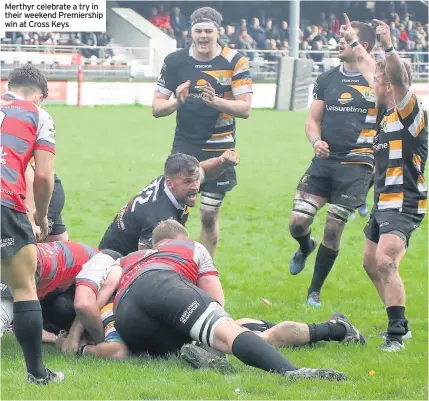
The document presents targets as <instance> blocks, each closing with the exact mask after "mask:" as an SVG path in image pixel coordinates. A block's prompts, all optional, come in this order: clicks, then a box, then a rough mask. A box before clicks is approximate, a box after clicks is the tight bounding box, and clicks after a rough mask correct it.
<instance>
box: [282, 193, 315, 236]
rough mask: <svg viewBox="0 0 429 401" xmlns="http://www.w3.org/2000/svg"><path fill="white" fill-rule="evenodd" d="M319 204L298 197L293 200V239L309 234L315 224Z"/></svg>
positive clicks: (291, 229) (290, 226)
mask: <svg viewBox="0 0 429 401" xmlns="http://www.w3.org/2000/svg"><path fill="white" fill-rule="evenodd" d="M318 209H319V204H318V203H317V202H316V201H315V200H313V199H308V198H303V197H300V196H296V197H295V198H294V200H293V209H292V214H291V217H290V221H289V230H290V233H291V235H292V236H293V237H300V236H303V235H305V234H306V233H307V230H308V227H310V225H311V224H312V223H313V220H314V216H315V215H316V213H317V211H318Z"/></svg>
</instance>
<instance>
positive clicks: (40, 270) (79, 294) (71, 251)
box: [0, 241, 121, 342]
mask: <svg viewBox="0 0 429 401" xmlns="http://www.w3.org/2000/svg"><path fill="white" fill-rule="evenodd" d="M36 247H37V271H36V290H37V296H38V298H39V299H40V300H42V303H43V301H44V300H45V298H47V297H49V295H50V294H51V295H52V293H61V292H63V291H66V290H67V289H68V288H69V287H71V286H72V285H74V284H75V285H76V294H75V300H74V306H75V308H76V312H77V316H78V318H79V320H80V322H81V324H82V325H83V327H85V329H86V330H88V332H89V333H90V335H91V337H92V338H93V339H94V340H95V341H97V342H100V341H103V339H104V330H103V326H102V323H101V319H100V314H99V308H97V307H96V306H95V302H94V300H99V302H100V305H101V306H100V307H102V306H104V305H105V304H106V302H107V300H108V299H109V297H110V296H111V295H112V294H113V293H114V292H115V291H116V289H117V286H118V283H119V278H120V273H121V270H120V268H119V267H117V266H116V267H115V263H114V259H113V258H111V257H110V256H108V255H107V254H101V253H99V251H98V250H97V249H95V248H91V247H89V246H86V245H83V244H80V243H77V242H72V241H66V242H51V243H39V244H37V245H36ZM105 252H106V253H107V252H108V251H105ZM100 288H101V291H100ZM99 291H100V293H99ZM49 303H50V300H49V299H46V302H45V305H46V307H47V308H49ZM12 310H13V298H12V295H11V293H10V291H9V288H8V287H7V285H6V284H3V283H2V286H1V304H0V316H1V318H0V324H1V326H0V332H1V333H2V334H3V332H4V331H5V330H6V329H7V328H9V326H10V325H11V323H12V321H13V315H12ZM44 340H45V342H53V341H54V340H53V338H52V335H51V334H50V333H46V332H45V333H44Z"/></svg>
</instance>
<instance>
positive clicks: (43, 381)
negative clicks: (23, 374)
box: [27, 369, 64, 386]
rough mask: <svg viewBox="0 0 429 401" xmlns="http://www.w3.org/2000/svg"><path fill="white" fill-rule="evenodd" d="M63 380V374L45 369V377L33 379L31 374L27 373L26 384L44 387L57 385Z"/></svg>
mask: <svg viewBox="0 0 429 401" xmlns="http://www.w3.org/2000/svg"><path fill="white" fill-rule="evenodd" d="M63 380H64V374H63V373H62V372H52V371H51V370H49V369H46V376H45V377H35V376H33V375H32V374H31V373H27V383H28V384H37V385H38V386H45V385H47V384H49V383H59V382H62V381H63Z"/></svg>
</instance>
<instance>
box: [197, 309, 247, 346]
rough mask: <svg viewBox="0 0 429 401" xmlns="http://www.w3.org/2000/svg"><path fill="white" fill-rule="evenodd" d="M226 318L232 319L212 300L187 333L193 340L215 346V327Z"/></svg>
mask: <svg viewBox="0 0 429 401" xmlns="http://www.w3.org/2000/svg"><path fill="white" fill-rule="evenodd" d="M227 320H231V321H232V319H231V317H230V316H229V315H228V313H226V312H225V310H224V309H223V308H222V307H221V306H220V305H219V304H218V303H217V302H212V303H210V305H209V306H208V307H207V309H206V310H205V312H204V313H203V314H202V315H201V316H200V317H199V318H198V319H197V321H196V322H195V323H194V325H193V326H192V328H191V331H190V333H189V334H190V336H191V337H192V338H193V339H194V340H196V341H199V342H202V343H204V344H206V345H208V346H209V347H212V348H215V347H214V335H215V331H216V328H217V327H218V326H219V324H220V323H222V322H224V321H227ZM237 326H238V325H237ZM238 327H240V326H238Z"/></svg>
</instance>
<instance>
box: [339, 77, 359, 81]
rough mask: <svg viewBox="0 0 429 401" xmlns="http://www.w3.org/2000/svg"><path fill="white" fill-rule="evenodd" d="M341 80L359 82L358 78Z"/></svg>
mask: <svg viewBox="0 0 429 401" xmlns="http://www.w3.org/2000/svg"><path fill="white" fill-rule="evenodd" d="M341 82H359V80H358V79H346V78H344V79H342V80H341Z"/></svg>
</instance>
